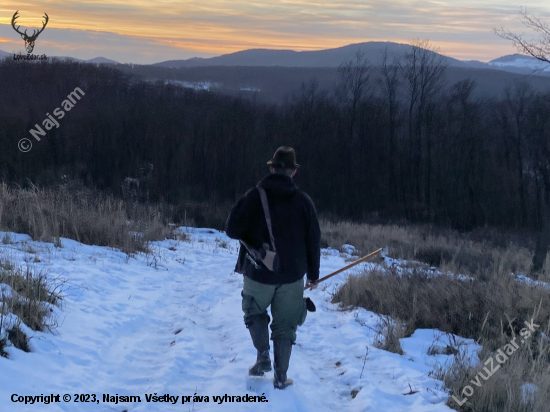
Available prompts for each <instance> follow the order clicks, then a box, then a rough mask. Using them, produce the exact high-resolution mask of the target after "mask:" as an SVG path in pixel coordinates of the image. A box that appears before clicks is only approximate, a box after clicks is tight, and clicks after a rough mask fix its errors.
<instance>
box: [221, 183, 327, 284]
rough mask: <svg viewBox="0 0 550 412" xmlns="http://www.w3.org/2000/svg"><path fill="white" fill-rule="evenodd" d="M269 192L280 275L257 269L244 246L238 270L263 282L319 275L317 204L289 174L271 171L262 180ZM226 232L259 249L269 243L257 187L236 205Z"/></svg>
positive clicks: (312, 278)
mask: <svg viewBox="0 0 550 412" xmlns="http://www.w3.org/2000/svg"><path fill="white" fill-rule="evenodd" d="M259 185H260V186H262V187H263V188H264V189H265V191H266V194H267V198H268V203H269V211H270V214H271V221H272V227H273V237H274V238H275V247H276V249H277V253H278V255H279V259H280V261H281V272H282V273H281V274H278V275H277V276H275V275H274V274H273V273H271V272H269V271H268V270H267V269H266V268H264V267H261V269H256V268H254V266H253V265H252V263H251V262H249V261H248V260H247V259H246V258H245V256H244V255H245V253H246V250H245V249H244V248H241V252H240V254H239V260H238V263H237V267H236V271H237V272H239V273H243V274H245V275H246V276H248V277H250V278H252V279H254V280H257V281H258V282H262V283H269V284H277V283H292V282H295V281H296V280H298V279H300V278H301V277H303V276H304V274H305V273H306V272H307V274H308V279H310V280H317V279H318V278H319V260H320V259H319V258H320V257H319V256H318V255H319V242H320V229H319V222H318V219H317V213H316V211H315V206H314V205H313V202H312V201H311V199H310V197H309V196H308V195H307V194H305V193H304V192H302V191H301V190H299V189H298V188H297V187H296V185H295V184H294V183H293V182H292V179H291V178H290V177H289V176H285V175H279V174H271V175H268V176H266V177H265V178H264V179H263V180H262V181H261V182H260V183H259ZM226 232H227V235H228V236H229V237H231V238H234V239H240V240H243V241H245V242H246V243H248V244H250V245H251V246H252V247H255V248H259V247H261V246H262V244H263V243H269V242H270V237H269V231H268V228H267V223H266V219H265V214H264V211H263V208H262V204H261V200H260V194H259V191H258V189H257V188H253V189H251V190H249V191H248V192H247V193H246V194H245V195H244V196H243V197H242V198H241V199H239V201H238V202H237V204H236V205H235V207H234V208H233V210H232V211H231V214H230V216H229V219H228V221H227V229H226Z"/></svg>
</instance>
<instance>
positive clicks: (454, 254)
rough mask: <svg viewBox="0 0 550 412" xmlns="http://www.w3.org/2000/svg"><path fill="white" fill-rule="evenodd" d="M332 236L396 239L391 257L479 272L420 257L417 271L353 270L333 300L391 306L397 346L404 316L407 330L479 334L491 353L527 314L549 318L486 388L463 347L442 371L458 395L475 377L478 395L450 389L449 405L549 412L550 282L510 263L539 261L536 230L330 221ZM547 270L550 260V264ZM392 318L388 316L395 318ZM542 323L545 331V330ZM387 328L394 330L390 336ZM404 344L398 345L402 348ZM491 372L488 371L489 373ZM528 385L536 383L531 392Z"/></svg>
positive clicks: (368, 244) (482, 411)
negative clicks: (520, 277) (532, 236)
mask: <svg viewBox="0 0 550 412" xmlns="http://www.w3.org/2000/svg"><path fill="white" fill-rule="evenodd" d="M322 230H323V238H324V239H325V242H326V244H328V245H329V246H331V247H335V248H338V247H339V246H341V245H342V244H343V243H349V244H352V245H354V246H355V247H356V248H358V249H362V251H363V252H364V254H366V253H367V252H368V251H371V250H375V249H377V248H379V247H382V246H389V247H390V248H391V252H390V256H392V257H396V258H402V259H416V260H420V261H423V262H427V263H429V264H430V265H433V266H436V267H439V269H441V270H442V271H443V272H444V273H447V271H450V272H454V273H463V274H468V275H470V276H471V279H469V280H468V279H465V280H459V279H457V278H456V277H454V276H447V275H439V276H434V275H433V271H428V270H427V269H429V266H424V265H420V264H419V265H411V264H409V265H408V266H409V267H408V270H404V271H398V269H397V268H395V267H393V268H390V269H388V270H382V269H378V270H374V271H371V272H368V273H365V274H363V275H361V276H351V277H349V278H348V280H347V282H346V283H345V284H344V285H343V286H342V287H341V288H340V289H339V290H338V291H337V292H336V294H335V295H334V297H333V301H334V302H339V303H340V304H341V306H342V307H344V308H349V307H363V308H365V309H367V310H370V311H373V312H376V313H379V314H381V315H383V317H382V319H393V321H392V320H388V321H386V322H385V326H383V327H382V328H381V329H380V330H381V331H382V333H383V334H384V340H381V339H380V341H381V347H383V345H385V344H386V342H388V343H390V345H388V346H390V347H391V348H393V349H392V351H396V348H397V346H396V345H395V344H393V343H392V342H394V341H395V340H397V341H398V340H399V339H398V337H399V334H398V332H397V333H394V332H392V331H391V329H388V327H387V325H390V324H399V322H398V323H392V322H396V321H397V320H398V319H399V320H400V322H402V323H403V325H404V333H405V336H409V335H410V334H412V333H413V332H414V331H415V330H416V329H419V328H428V329H438V330H441V331H443V332H448V333H453V334H456V335H459V336H462V337H466V338H472V339H475V340H476V341H478V342H479V343H480V344H481V345H482V346H483V350H482V352H481V353H480V354H479V358H480V359H482V360H486V359H488V358H489V357H491V356H494V351H496V350H498V349H500V348H502V347H503V346H504V345H505V344H507V343H509V342H510V341H511V340H512V339H513V338H514V337H516V336H518V335H519V332H520V330H521V329H522V328H524V327H525V325H524V322H525V321H528V320H530V319H534V322H535V323H536V324H539V325H541V327H540V331H539V330H537V332H536V333H534V334H533V337H532V338H531V341H530V342H529V343H527V344H525V345H524V346H522V347H521V348H520V350H518V351H517V352H516V353H514V354H513V355H511V356H510V359H509V360H508V361H507V363H505V364H504V365H502V367H501V368H500V369H499V370H498V372H496V373H495V374H494V375H493V376H491V377H490V378H488V380H487V381H485V380H483V379H482V381H481V382H482V385H481V387H477V386H473V384H472V383H471V381H472V380H474V379H475V377H476V374H477V373H478V372H479V371H480V370H482V371H483V368H484V367H485V366H486V365H481V366H480V365H478V366H475V367H472V366H471V364H470V362H469V361H468V360H467V359H465V358H464V357H463V356H462V355H460V354H457V352H458V351H457V348H450V349H452V350H451V351H450V352H449V353H451V352H454V353H455V362H454V364H453V365H452V367H451V368H449V369H447V370H439V371H434V374H435V376H436V377H437V378H439V379H441V380H443V381H444V382H445V385H446V386H447V388H449V391H450V394H451V395H455V396H456V397H457V398H458V399H463V398H464V396H463V395H461V394H462V390H463V388H464V387H465V386H467V385H469V386H472V387H473V388H474V389H475V393H474V395H472V396H471V397H469V399H468V400H467V402H465V403H464V404H463V405H462V406H459V405H458V404H457V403H456V402H455V401H454V400H453V399H452V398H451V397H450V398H449V402H448V406H449V407H451V408H454V409H456V410H459V411H461V412H543V411H544V412H546V411H548V405H550V339H549V338H547V336H550V291H549V290H548V289H546V288H544V287H542V286H535V285H529V284H526V283H521V282H518V281H516V278H515V277H514V276H510V273H511V272H526V271H527V270H528V268H529V266H530V264H531V256H532V252H531V249H530V248H532V246H533V244H532V243H530V240H529V239H526V238H520V237H516V238H513V237H512V236H510V235H503V236H502V239H499V237H498V234H497V233H496V232H488V231H486V232H485V233H481V232H478V233H470V234H467V235H463V234H458V233H456V232H452V231H449V232H448V233H447V232H444V231H441V230H437V231H436V230H433V229H431V228H429V227H419V226H412V227H400V226H389V227H384V226H376V225H374V226H373V225H352V224H346V223H342V224H331V223H327V222H323V228H322ZM545 271H546V277H548V262H547V266H546V269H545ZM388 317H389V318H388ZM541 332H543V333H541ZM386 335H387V337H386ZM397 353H398V352H397ZM483 373H484V374H485V375H486V373H485V372H483ZM525 384H533V385H534V386H527V388H529V387H533V388H536V390H535V391H532V392H525V388H526V386H525Z"/></svg>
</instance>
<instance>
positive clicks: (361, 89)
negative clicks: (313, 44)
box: [336, 50, 371, 182]
mask: <svg viewBox="0 0 550 412" xmlns="http://www.w3.org/2000/svg"><path fill="white" fill-rule="evenodd" d="M370 70H371V68H370V65H369V63H368V61H367V60H366V59H365V55H364V53H363V52H361V51H360V50H358V51H357V52H356V53H355V57H354V58H353V59H352V60H349V61H347V62H344V63H342V64H341V65H340V67H339V68H338V73H339V75H340V77H339V82H338V84H337V86H336V100H337V102H338V104H339V106H341V107H342V108H343V110H344V112H345V113H347V121H348V124H347V129H348V138H347V140H348V141H347V142H345V143H346V147H347V163H348V175H347V177H348V181H349V182H351V181H352V169H353V145H354V143H355V142H357V141H358V136H357V134H358V133H357V127H356V124H357V122H358V118H359V107H360V104H361V102H362V101H363V100H364V98H365V95H366V93H367V91H368V86H369V80H370Z"/></svg>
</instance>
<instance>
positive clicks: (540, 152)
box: [494, 8, 550, 275]
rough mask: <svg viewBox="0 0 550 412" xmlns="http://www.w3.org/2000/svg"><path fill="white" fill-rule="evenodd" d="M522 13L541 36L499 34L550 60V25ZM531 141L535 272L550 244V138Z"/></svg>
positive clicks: (538, 57) (539, 57) (527, 22)
mask: <svg viewBox="0 0 550 412" xmlns="http://www.w3.org/2000/svg"><path fill="white" fill-rule="evenodd" d="M521 16H522V17H521V21H522V23H523V24H524V25H525V26H526V27H527V28H529V29H531V30H533V31H535V32H536V33H538V37H536V38H534V39H532V40H529V39H527V38H526V37H525V36H524V35H523V34H516V33H513V32H511V31H508V30H505V29H504V28H500V29H495V30H494V32H495V34H497V35H498V36H500V37H502V38H504V39H506V40H510V41H511V42H512V43H513V44H514V46H516V47H517V48H518V50H519V51H521V52H523V53H526V54H528V55H530V56H532V57H534V58H536V59H538V60H540V61H542V62H546V63H550V26H549V25H548V24H547V23H546V22H544V21H542V20H541V19H539V18H538V17H536V16H533V15H530V14H528V13H527V10H526V9H523V8H522V9H521ZM530 143H531V145H532V146H534V147H533V148H532V150H531V151H532V152H533V153H536V154H537V158H536V160H535V161H534V162H533V164H534V170H533V171H534V172H535V173H536V174H537V175H538V177H539V178H540V179H541V181H542V188H543V190H542V192H543V195H542V200H541V208H542V218H541V232H540V235H539V238H538V240H537V246H536V250H535V255H534V256H533V263H532V266H531V273H532V274H533V275H535V274H537V273H539V272H540V271H541V270H542V267H543V265H544V261H545V260H546V256H547V254H548V248H549V246H550V173H549V171H550V152H549V150H548V146H549V143H548V139H544V140H543V141H540V140H539V139H532V140H531V142H530Z"/></svg>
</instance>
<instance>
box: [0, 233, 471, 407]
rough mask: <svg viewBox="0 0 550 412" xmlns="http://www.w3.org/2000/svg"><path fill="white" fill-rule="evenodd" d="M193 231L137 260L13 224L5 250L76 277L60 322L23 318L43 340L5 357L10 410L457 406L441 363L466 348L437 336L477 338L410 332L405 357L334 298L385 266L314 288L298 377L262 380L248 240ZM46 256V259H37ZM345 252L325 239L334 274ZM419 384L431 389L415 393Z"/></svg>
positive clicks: (1, 378)
mask: <svg viewBox="0 0 550 412" xmlns="http://www.w3.org/2000/svg"><path fill="white" fill-rule="evenodd" d="M181 230H183V231H186V232H187V233H188V234H189V238H190V241H189V242H184V241H175V240H166V241H163V242H155V243H154V245H153V250H154V254H155V256H143V255H137V256H136V257H135V258H128V257H127V255H126V254H124V253H122V252H120V251H117V250H114V249H111V248H106V247H99V246H88V245H82V244H80V243H78V242H76V241H73V240H70V239H61V243H62V245H63V247H62V248H55V247H54V246H53V245H51V244H46V243H40V242H35V241H32V240H31V239H30V238H29V237H28V236H26V235H19V234H14V233H10V236H11V239H12V240H13V242H14V243H12V244H8V245H4V244H0V259H1V258H3V257H9V258H10V259H11V260H12V261H16V262H19V263H20V264H22V265H27V264H29V265H32V266H34V267H35V270H38V271H43V272H44V273H46V272H47V273H49V274H50V275H51V276H56V277H60V278H62V279H64V280H65V282H66V283H65V284H64V290H63V292H64V295H65V298H64V300H63V301H62V304H61V306H60V307H59V308H56V309H55V310H54V313H53V314H54V315H55V316H56V317H57V320H58V323H59V326H58V327H57V328H56V329H54V330H53V331H52V332H44V333H42V332H33V331H31V330H29V329H28V328H26V327H25V326H24V325H23V326H22V328H23V330H24V331H25V332H27V333H28V334H29V335H30V336H32V338H31V340H30V345H31V349H32V352H31V353H24V352H22V351H20V350H18V349H15V348H13V347H8V348H6V351H7V352H8V354H9V359H5V358H0V370H1V371H2V374H1V375H0V400H1V402H2V405H3V407H2V410H6V411H8V410H9V411H16V412H19V411H21V412H25V411H52V412H53V411H55V412H57V411H67V412H68V411H70V412H79V411H95V412H101V411H106V412H107V411H109V412H112V411H120V412H122V411H123V410H127V411H128V412H141V411H175V410H183V411H205V412H206V411H220V410H223V411H274V412H278V411H281V412H282V411H285V412H287V411H296V412H306V411H312V412H313V411H315V412H325V411H326V412H329V411H330V412H334V411H350V412H356V411H357V412H359V411H365V412H366V411H369V412H403V411H407V412H432V411H433V412H443V411H451V409H450V408H449V407H447V406H445V403H446V401H447V399H448V395H447V393H446V392H445V390H444V388H443V383H442V382H441V381H439V380H436V379H434V378H432V377H431V371H432V370H433V369H434V367H437V366H438V365H447V366H448V365H449V364H450V363H451V362H452V360H453V356H449V355H435V356H428V355H427V351H428V349H429V348H430V347H431V346H432V345H434V344H437V345H442V346H446V345H447V344H449V343H453V342H454V343H456V342H459V343H460V345H461V346H462V347H463V348H466V349H465V350H466V351H467V352H468V353H470V354H474V353H475V350H476V349H478V347H477V346H476V345H475V343H474V342H473V341H472V340H466V339H461V338H459V337H456V336H452V335H447V334H443V333H441V332H439V331H435V330H417V331H416V332H415V333H414V334H413V335H412V336H411V337H409V338H405V339H401V344H402V347H403V350H404V352H405V353H404V355H398V354H394V353H390V352H386V351H383V350H381V349H377V348H375V347H374V346H373V342H374V340H375V337H376V335H377V332H376V331H377V328H379V322H380V318H379V317H378V315H376V314H374V313H372V312H369V311H366V310H364V309H356V310H353V311H343V310H340V309H339V308H338V306H337V305H335V304H332V303H331V302H330V301H331V294H332V293H333V292H334V291H335V290H336V289H337V287H338V286H339V285H341V284H342V283H343V282H344V281H345V279H346V277H347V276H349V275H350V274H357V273H359V272H360V271H361V270H362V268H365V267H368V265H373V264H372V263H365V264H361V265H358V267H355V268H353V269H351V270H349V271H347V272H344V273H341V274H339V275H337V276H335V277H333V278H331V279H329V280H328V281H326V282H324V283H323V284H321V285H320V286H319V287H318V289H317V290H314V291H306V296H309V297H311V298H312V300H313V301H314V302H315V303H316V305H317V312H315V313H309V314H308V318H307V319H306V322H305V324H304V325H303V326H302V327H300V328H299V330H298V338H297V344H296V345H295V346H294V348H293V353H292V357H291V361H290V368H289V371H288V376H289V377H290V378H292V379H293V380H294V382H295V384H294V385H293V386H291V387H289V388H287V389H286V390H284V391H276V390H274V389H273V385H272V377H273V373H272V372H270V373H267V374H266V375H265V376H264V377H261V378H251V377H249V376H248V375H247V372H248V368H249V367H250V366H251V365H252V364H253V363H254V361H255V349H254V348H253V346H252V343H251V341H250V337H249V334H248V331H247V329H246V327H245V326H244V323H243V319H242V315H243V314H242V311H241V296H240V291H241V288H242V284H243V280H242V275H239V274H236V273H234V272H233V268H234V266H235V262H236V258H237V251H238V249H237V248H238V243H237V242H236V241H234V240H232V239H229V238H227V236H226V235H225V234H224V233H223V232H219V231H216V230H212V229H191V228H181ZM3 236H4V233H1V232H0V239H2V238H3ZM224 246H226V247H224ZM29 247H31V248H32V251H34V252H35V253H29V252H28V251H29ZM345 249H347V250H348V251H349V252H353V251H354V249H352V248H349V247H348V246H346V247H345ZM35 256H36V257H38V258H39V260H40V262H38V263H31V262H33V261H34V257H35ZM346 257H348V258H349V257H350V256H349V255H347V256H346V253H340V252H339V251H337V250H335V249H324V250H323V253H322V261H321V276H325V275H327V274H329V273H331V272H332V271H334V270H336V269H339V268H340V267H342V266H344V265H346V262H345V258H346ZM11 320H12V321H13V320H14V319H13V316H12V319H11ZM449 339H450V340H451V341H452V342H450V341H449ZM411 389H412V391H418V392H416V393H414V394H408V393H409V392H411ZM12 394H18V395H21V396H31V395H41V394H44V395H48V394H54V395H55V394H60V395H63V394H70V395H71V396H74V394H95V395H96V397H97V399H99V400H100V402H99V403H74V402H70V403H65V402H63V401H62V400H61V401H60V402H54V403H50V404H48V405H45V404H43V403H39V404H34V405H31V404H29V405H25V404H24V403H12V402H11V401H10V398H11V396H12ZM103 394H110V395H112V396H114V395H116V394H118V395H128V396H130V395H133V396H137V395H139V396H140V397H141V402H132V403H119V404H114V403H105V402H103V398H102V397H103ZM145 394H149V395H153V394H156V395H165V394H170V395H171V396H179V398H178V403H177V404H176V405H174V404H171V403H148V402H147V401H146V399H145ZM194 394H196V395H201V396H206V395H207V396H209V402H192V401H191V402H190V403H188V402H185V404H182V402H181V397H182V396H184V395H185V396H191V397H192V396H193V395H194ZM226 394H227V395H229V396H244V395H245V394H248V395H251V396H262V395H264V396H265V399H266V400H267V402H263V403H241V402H223V403H222V404H220V403H219V402H214V400H213V396H220V395H221V396H224V395H226Z"/></svg>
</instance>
